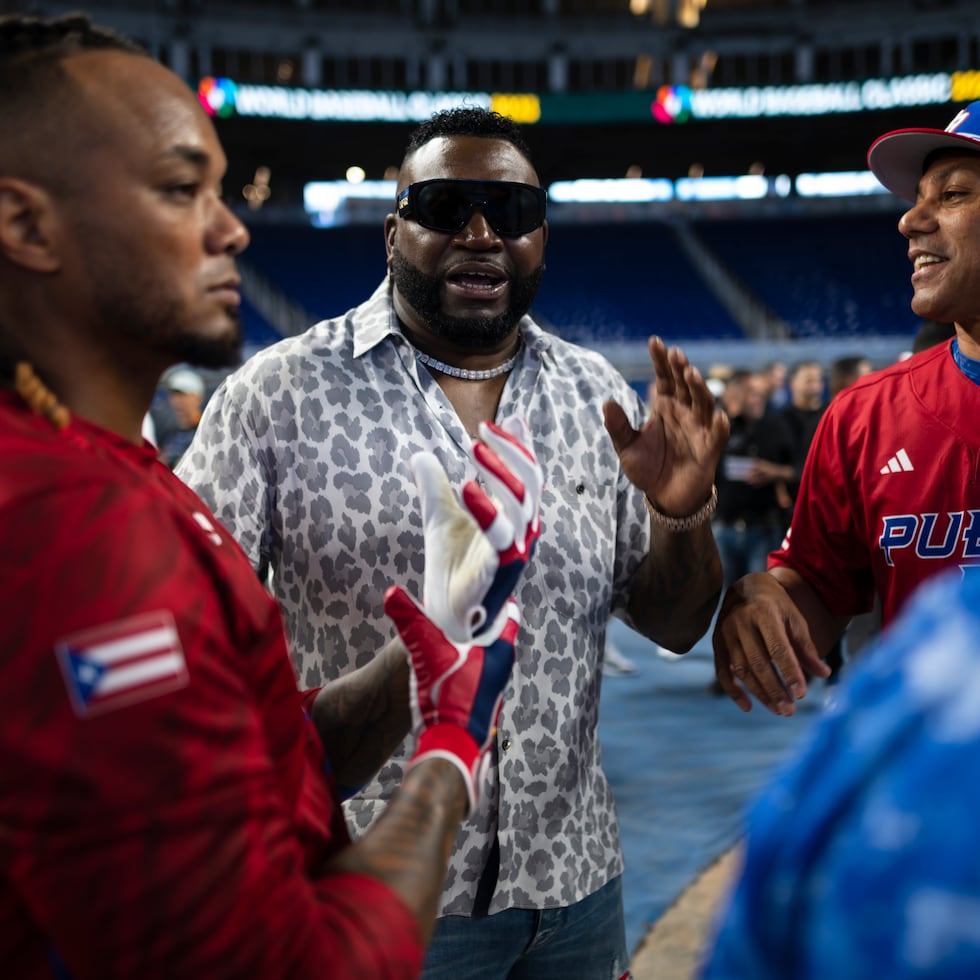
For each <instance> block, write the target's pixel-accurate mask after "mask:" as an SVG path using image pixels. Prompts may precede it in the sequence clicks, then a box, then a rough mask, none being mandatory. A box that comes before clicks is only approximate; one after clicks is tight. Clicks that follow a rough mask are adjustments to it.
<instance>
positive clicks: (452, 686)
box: [384, 586, 520, 812]
mask: <svg viewBox="0 0 980 980" xmlns="http://www.w3.org/2000/svg"><path fill="white" fill-rule="evenodd" d="M384 607H385V612H386V613H387V614H388V616H390V617H391V619H392V621H393V622H394V624H395V627H396V628H397V630H398V634H399V636H400V637H401V638H402V642H403V643H404V644H405V646H406V647H407V648H408V653H409V658H410V660H411V667H412V670H411V681H410V694H409V696H410V704H411V709H412V722H413V730H414V732H415V735H416V739H417V741H416V749H415V754H414V755H413V756H412V759H411V761H410V762H409V767H411V766H412V765H415V764H417V763H418V762H420V761H421V760H422V759H427V758H433V757H436V758H441V759H446V760H448V761H449V762H451V763H452V764H453V765H454V766H456V768H457V769H459V771H460V773H461V774H462V776H463V779H464V780H465V782H466V790H467V795H468V796H469V812H472V811H473V809H474V808H475V807H476V803H477V799H478V797H479V787H480V785H481V784H482V781H483V774H484V769H485V763H486V760H487V759H488V758H489V756H487V755H486V749H487V747H488V746H489V745H490V742H491V740H492V738H493V733H494V730H495V727H496V724H497V717H498V715H499V714H500V703H501V699H502V697H503V691H504V687H505V686H506V684H507V680H508V678H509V677H510V671H511V667H512V666H513V663H514V641H515V640H516V639H517V631H518V627H519V625H520V614H519V613H518V610H517V604H516V603H514V602H508V603H507V604H506V606H505V607H504V609H503V610H502V612H501V614H500V615H499V616H498V617H497V618H496V620H495V622H494V626H493V628H492V629H491V630H489V631H487V632H485V633H484V635H483V636H482V637H481V639H480V640H479V641H478V642H471V643H470V642H468V643H454V642H453V641H451V640H450V639H449V638H448V637H447V636H446V634H445V633H444V632H443V631H442V630H441V629H440V628H439V627H438V626H437V625H436V624H435V623H434V622H432V620H431V619H430V618H429V617H428V616H426V614H425V611H424V610H423V609H422V608H421V607H420V606H419V605H418V603H416V602H415V600H414V599H412V597H411V596H410V595H409V594H408V593H407V592H405V590H404V589H402V588H401V587H400V586H392V587H391V588H390V589H389V590H388V591H387V593H386V594H385V600H384ZM481 763H482V764H481Z"/></svg>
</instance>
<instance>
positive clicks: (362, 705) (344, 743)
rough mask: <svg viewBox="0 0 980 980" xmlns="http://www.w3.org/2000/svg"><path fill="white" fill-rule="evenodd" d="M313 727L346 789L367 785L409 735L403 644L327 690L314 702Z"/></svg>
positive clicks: (397, 643)
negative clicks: (347, 787)
mask: <svg viewBox="0 0 980 980" xmlns="http://www.w3.org/2000/svg"><path fill="white" fill-rule="evenodd" d="M312 717H313V724H314V725H315V726H316V729H317V731H318V732H319V735H320V740H321V741H322V742H323V747H324V750H325V751H326V753H327V757H328V758H329V759H330V764H331V766H332V768H333V771H334V775H335V776H336V778H337V781H338V782H339V783H340V784H341V785H342V786H361V785H363V784H364V783H366V782H367V781H368V780H369V779H370V778H371V777H372V776H373V775H374V774H375V773H376V772H377V771H378V770H379V769H380V768H381V766H382V765H384V763H385V761H386V760H387V759H388V757H389V756H390V755H391V753H392V751H394V749H395V747H396V746H397V745H398V743H399V742H401V740H402V739H403V738H404V737H405V736H406V735H407V734H408V731H409V727H410V725H411V712H410V710H409V707H408V660H407V657H406V654H405V648H404V647H403V646H402V645H401V643H400V641H397V640H396V641H394V642H392V643H390V644H389V645H388V646H387V647H385V649H384V650H382V651H381V653H379V654H378V656H377V657H375V659H374V660H372V661H371V663H369V664H367V665H366V666H364V667H362V668H360V669H359V670H356V671H354V672H353V673H352V674H347V675H346V676H344V677H341V678H340V679H339V680H336V681H334V682H332V683H330V684H328V685H327V686H326V687H324V688H323V690H322V691H320V693H319V694H318V695H317V698H316V700H315V701H314V702H313V711H312Z"/></svg>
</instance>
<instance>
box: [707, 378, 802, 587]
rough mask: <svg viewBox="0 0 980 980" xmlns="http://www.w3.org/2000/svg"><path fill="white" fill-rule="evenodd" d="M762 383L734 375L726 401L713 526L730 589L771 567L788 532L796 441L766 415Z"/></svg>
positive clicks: (776, 419)
mask: <svg viewBox="0 0 980 980" xmlns="http://www.w3.org/2000/svg"><path fill="white" fill-rule="evenodd" d="M767 392H768V388H767V385H766V382H765V380H764V379H763V377H762V376H761V375H760V374H758V373H756V372H753V371H749V370H747V369H743V368H740V369H737V370H735V371H734V372H733V373H732V377H731V378H730V379H729V381H728V384H727V385H726V386H725V391H724V392H723V394H722V396H721V402H722V405H723V406H724V408H725V411H726V412H727V413H728V416H729V419H730V420H731V435H730V437H729V440H728V444H727V446H726V447H725V451H724V453H723V454H722V458H721V462H720V464H719V467H718V474H717V477H716V482H717V485H718V509H717V510H716V511H715V516H714V519H713V521H712V528H713V531H714V535H715V540H716V541H717V542H718V551H719V553H720V554H721V563H722V568H723V569H724V577H725V583H726V586H727V585H728V584H731V583H732V582H734V581H735V580H736V579H737V578H740V577H741V576H742V575H745V574H746V573H748V572H750V571H757V570H760V569H764V568H765V567H766V557H767V556H768V554H769V552H770V551H772V550H773V549H774V548H776V547H777V546H778V545H779V541H780V539H781V538H782V536H783V532H784V530H785V524H784V517H783V512H784V506H785V502H784V499H783V493H784V492H785V484H786V481H787V480H788V479H789V478H791V477H792V475H793V452H794V447H793V440H792V435H791V433H790V430H789V427H788V426H787V425H786V422H785V421H784V420H783V418H782V417H781V415H780V414H778V413H772V412H768V411H767V410H766V405H767V402H766V398H767Z"/></svg>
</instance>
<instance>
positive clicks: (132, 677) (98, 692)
mask: <svg viewBox="0 0 980 980" xmlns="http://www.w3.org/2000/svg"><path fill="white" fill-rule="evenodd" d="M55 653H56V654H57V656H58V661H59V663H60V665H61V672H62V674H63V675H64V678H65V686H66V687H67V688H68V696H69V697H70V698H71V703H72V706H73V707H74V709H75V713H76V714H77V715H79V716H80V717H91V716H93V715H100V714H103V713H104V712H106V711H114V710H116V709H117V708H122V707H125V706H126V705H130V704H135V703H137V702H139V701H148V700H150V699H151V698H157V697H160V695H162V694H168V693H169V692H171V691H176V690H179V689H180V688H182V687H186V686H187V683H188V674H187V662H186V660H185V659H184V650H183V647H182V646H181V645H180V636H179V634H178V633H177V624H176V623H175V622H174V618H173V616H172V615H171V614H170V613H169V612H167V611H165V610H161V611H160V612H154V613H146V614H144V615H141V616H132V617H130V618H129V619H120V620H117V621H116V622H114V623H108V624H106V625H105V626H97V627H95V628H94V629H90V630H84V631H83V632H80V633H75V634H73V635H72V636H68V637H65V639H63V640H61V641H60V642H58V643H57V644H55Z"/></svg>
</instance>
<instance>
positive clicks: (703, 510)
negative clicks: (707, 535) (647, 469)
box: [643, 483, 718, 534]
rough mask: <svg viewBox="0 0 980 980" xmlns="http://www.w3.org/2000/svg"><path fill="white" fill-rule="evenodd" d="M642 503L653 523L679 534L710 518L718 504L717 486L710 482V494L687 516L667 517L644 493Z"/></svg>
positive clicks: (698, 525) (691, 529)
mask: <svg viewBox="0 0 980 980" xmlns="http://www.w3.org/2000/svg"><path fill="white" fill-rule="evenodd" d="M643 503H644V504H646V508H647V513H648V514H649V515H650V520H651V521H653V523H654V524H659V525H660V527H664V528H666V529H667V530H668V531H674V532H675V533H677V534H679V533H681V532H682V531H693V530H694V528H696V527H700V526H701V525H702V524H704V523H705V521H707V520H709V519H710V518H711V515H712V514H713V513H714V512H715V508H716V507H717V506H718V488H717V487H716V486H715V485H714V484H713V483H712V484H711V495H710V496H709V497H708V499H707V500H706V501H705V502H704V505H703V506H702V507H700V508H699V509H698V510H696V511H695V512H694V513H693V514H688V515H687V517H669V516H668V515H667V514H665V513H664V512H663V511H662V510H658V509H657V508H656V507H655V506H654V505H653V504H652V503H651V502H650V498H649V497H648V496H647V495H646V494H644V495H643Z"/></svg>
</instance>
